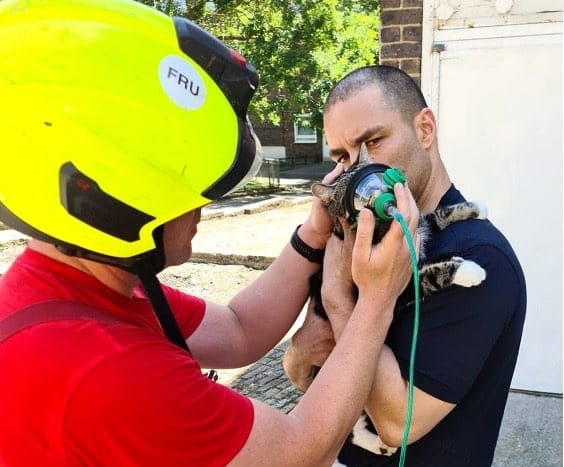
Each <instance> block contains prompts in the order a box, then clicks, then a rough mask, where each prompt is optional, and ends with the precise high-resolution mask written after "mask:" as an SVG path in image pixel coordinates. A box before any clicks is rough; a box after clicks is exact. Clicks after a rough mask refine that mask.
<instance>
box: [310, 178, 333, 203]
mask: <svg viewBox="0 0 564 467" xmlns="http://www.w3.org/2000/svg"><path fill="white" fill-rule="evenodd" d="M334 191H335V188H334V187H333V186H331V185H325V184H323V183H319V182H315V183H314V184H313V185H311V192H312V193H313V196H315V197H316V198H319V199H320V200H321V202H322V203H323V204H325V205H326V206H328V205H329V203H330V202H331V200H332V199H333V192H334Z"/></svg>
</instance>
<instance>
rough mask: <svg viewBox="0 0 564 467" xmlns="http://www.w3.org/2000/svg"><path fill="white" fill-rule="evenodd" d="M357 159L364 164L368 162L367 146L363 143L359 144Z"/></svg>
mask: <svg viewBox="0 0 564 467" xmlns="http://www.w3.org/2000/svg"><path fill="white" fill-rule="evenodd" d="M357 160H358V161H359V163H361V164H366V163H368V162H370V160H369V157H368V148H367V147H366V144H365V143H362V144H361V145H360V152H359V153H358V159H357Z"/></svg>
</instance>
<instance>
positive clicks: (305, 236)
mask: <svg viewBox="0 0 564 467" xmlns="http://www.w3.org/2000/svg"><path fill="white" fill-rule="evenodd" d="M344 170H345V168H344V166H343V164H337V165H336V166H335V168H334V169H333V170H332V171H331V172H329V173H328V174H327V175H325V177H324V178H323V180H322V182H323V183H325V184H330V183H332V182H333V181H334V180H335V179H336V178H337V177H338V176H339V175H341V174H342V173H343V172H344ZM312 198H313V199H312V202H311V211H310V214H309V217H308V219H307V220H306V222H304V225H303V226H302V227H301V229H300V238H301V239H302V240H303V241H305V242H306V243H307V244H308V245H310V246H311V247H313V248H325V244H326V243H327V239H328V238H329V237H330V235H331V232H332V231H333V221H332V219H331V217H329V214H328V213H327V208H326V206H324V205H323V203H322V202H321V200H319V199H318V198H317V197H315V196H313V197H312Z"/></svg>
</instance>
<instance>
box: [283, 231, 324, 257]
mask: <svg viewBox="0 0 564 467" xmlns="http://www.w3.org/2000/svg"><path fill="white" fill-rule="evenodd" d="M301 226H302V225H301V224H300V225H298V226H297V227H296V230H294V233H293V234H292V238H291V239H290V245H292V247H293V248H294V250H296V251H297V252H298V253H299V254H300V255H302V256H303V257H304V258H305V259H307V260H308V261H309V262H311V263H317V264H323V255H325V250H319V249H315V248H312V247H310V246H309V245H308V244H307V243H305V242H304V241H303V240H302V239H301V238H300V236H299V235H298V229H299V228H300V227H301Z"/></svg>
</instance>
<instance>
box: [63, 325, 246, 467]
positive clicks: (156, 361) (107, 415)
mask: <svg viewBox="0 0 564 467" xmlns="http://www.w3.org/2000/svg"><path fill="white" fill-rule="evenodd" d="M129 332H130V331H129ZM132 342H133V341H132ZM70 401H71V402H70V403H69V406H68V408H67V410H66V413H65V423H64V427H63V433H64V440H63V441H64V445H65V446H64V448H65V451H66V452H67V455H68V461H69V464H72V465H139V466H141V465H147V466H153V465H194V466H196V465H198V466H203V465H218V466H219V465H226V464H227V463H229V461H230V460H231V459H232V458H233V457H234V456H235V455H236V454H237V453H238V452H239V451H240V449H241V448H242V447H243V445H244V444H245V442H246V440H247V438H248V436H249V433H250V430H251V427H252V423H253V407H252V403H251V401H250V399H248V398H247V397H245V396H243V395H240V394H238V393H236V392H234V391H232V390H230V389H229V388H227V387H225V386H222V385H220V384H218V383H216V382H213V381H211V380H209V379H207V378H206V377H205V376H204V375H202V373H201V370H200V367H199V365H198V364H197V362H195V361H194V360H193V359H192V358H191V357H190V356H189V355H187V354H186V352H184V351H182V350H181V349H176V348H174V347H172V346H171V345H169V344H167V343H163V342H162V340H160V341H156V340H154V341H151V340H145V341H144V342H143V341H139V340H137V341H136V343H135V344H132V345H131V346H129V347H128V348H127V349H123V346H122V345H120V348H119V349H117V351H116V352H113V353H112V352H110V353H106V354H105V357H104V358H103V359H102V360H100V361H99V362H95V364H93V365H92V366H91V368H88V369H86V370H85V373H84V375H83V376H82V378H81V381H80V383H79V384H77V387H76V390H75V391H74V393H73V395H72V398H71V399H70Z"/></svg>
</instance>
